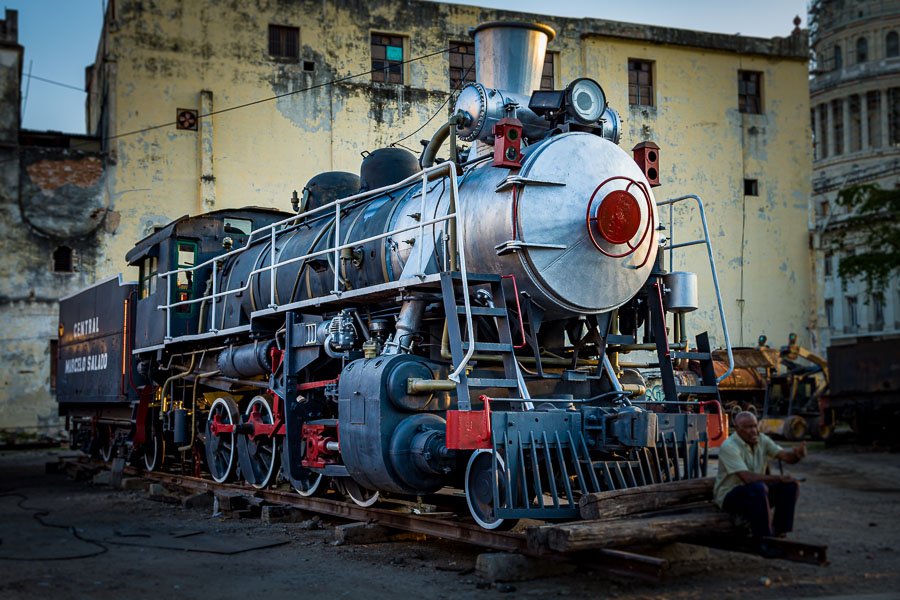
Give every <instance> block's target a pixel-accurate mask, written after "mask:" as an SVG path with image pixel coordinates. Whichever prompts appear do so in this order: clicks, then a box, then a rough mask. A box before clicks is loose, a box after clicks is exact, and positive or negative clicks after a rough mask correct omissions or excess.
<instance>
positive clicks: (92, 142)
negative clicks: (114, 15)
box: [0, 45, 472, 163]
mask: <svg viewBox="0 0 900 600" xmlns="http://www.w3.org/2000/svg"><path fill="white" fill-rule="evenodd" d="M461 47H462V46H461V45H457V46H453V45H450V46H448V47H447V48H442V49H441V50H436V51H434V52H429V53H427V54H422V55H420V56H416V57H413V58H409V59H407V60H404V61H399V62H397V63H395V64H397V65H406V64H411V63H414V62H418V61H420V60H424V59H426V58H431V57H432V56H437V55H438V54H443V53H444V52H450V51H451V50H456V49H459V48H461ZM469 68H470V69H471V68H472V67H469ZM383 70H384V69H383V68H380V69H369V70H368V71H363V72H359V73H353V74H351V75H347V76H344V77H339V78H337V79H332V80H330V81H326V82H323V83H317V84H315V85H311V86H308V87H305V88H301V89H298V90H293V91H290V92H285V93H283V94H276V95H274V96H267V97H265V98H260V99H258V100H252V101H250V102H245V103H243V104H238V105H236V106H229V107H227V108H221V109H219V110H213V111H210V112H208V113H203V114H201V115H199V118H201V119H202V118H204V117H212V116H215V115H221V114H224V113H228V112H233V111H236V110H241V109H244V108H248V107H251V106H256V105H258V104H264V103H266V102H271V101H273V100H279V99H281V98H286V97H288V96H294V95H296V94H301V93H304V92H309V91H312V90H315V89H319V88H324V87H329V86H332V85H335V84H338V83H343V82H345V81H350V80H352V79H356V78H359V77H364V76H366V75H371V74H372V73H375V72H376V71H383ZM466 74H468V71H467V72H466ZM32 78H33V79H40V80H41V81H48V82H50V83H54V84H56V85H62V86H65V87H70V88H73V89H78V90H79V91H85V90H82V89H80V88H77V87H75V86H71V85H68V84H63V83H61V82H58V81H51V80H46V79H45V78H38V77H37V76H34V75H32ZM462 79H463V80H465V75H464V76H463V78H462ZM458 87H459V86H457V89H458ZM454 91H455V90H454ZM452 93H453V92H451V93H450V95H452ZM450 95H448V97H447V100H449V99H450ZM447 100H445V101H444V104H442V105H441V107H443V106H444V105H446V104H447ZM438 111H440V108H438ZM435 114H437V113H435ZM433 118H434V115H432V117H431V119H433ZM431 119H429V120H428V121H426V123H425V125H427V124H428V122H430V121H431ZM177 124H178V121H167V122H165V123H159V124H156V125H148V126H147V127H141V128H139V129H134V130H131V131H126V132H123V133H117V134H115V135H110V136H106V137H103V138H101V141H102V142H103V143H106V142H109V141H111V140H116V139H121V138H124V137H129V136H133V135H139V134H141V133H147V132H149V131H154V130H157V129H162V128H163V127H171V126H172V125H177ZM425 125H423V126H422V127H424V126H425ZM422 127H420V128H419V129H418V130H416V131H414V132H413V133H412V134H410V136H412V135H415V134H416V133H417V132H418V131H420V130H421V129H422ZM410 136H407V137H410ZM403 139H406V138H403ZM97 141H98V140H97V139H91V140H90V142H89V143H83V144H74V145H70V146H69V147H68V149H69V150H79V149H83V148H87V147H89V146H93V145H95V144H96V143H97ZM398 141H403V140H398ZM19 151H20V152H21V149H20V150H19ZM9 160H16V159H15V158H8V159H4V160H2V161H0V163H3V162H7V161H9Z"/></svg>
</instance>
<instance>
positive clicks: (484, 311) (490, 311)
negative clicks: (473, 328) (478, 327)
mask: <svg viewBox="0 0 900 600" xmlns="http://www.w3.org/2000/svg"><path fill="white" fill-rule="evenodd" d="M456 312H457V313H459V314H461V315H464V314H466V307H465V306H457V307H456ZM470 312H471V313H472V314H473V315H482V316H488V317H505V316H506V309H505V308H491V307H489V306H473V307H471V310H470Z"/></svg>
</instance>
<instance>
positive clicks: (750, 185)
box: [744, 179, 759, 196]
mask: <svg viewBox="0 0 900 600" xmlns="http://www.w3.org/2000/svg"><path fill="white" fill-rule="evenodd" d="M744 195H745V196H759V182H758V181H757V180H756V179H745V180H744Z"/></svg>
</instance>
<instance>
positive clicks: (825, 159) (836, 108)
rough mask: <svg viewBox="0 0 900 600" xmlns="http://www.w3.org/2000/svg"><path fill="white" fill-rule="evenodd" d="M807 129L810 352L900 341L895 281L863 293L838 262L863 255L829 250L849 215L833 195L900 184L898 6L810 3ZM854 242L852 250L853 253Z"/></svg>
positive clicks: (864, 1) (888, 1)
mask: <svg viewBox="0 0 900 600" xmlns="http://www.w3.org/2000/svg"><path fill="white" fill-rule="evenodd" d="M809 23H810V43H811V45H812V51H813V60H814V62H813V63H812V64H813V65H814V67H813V70H812V72H811V79H810V113H811V114H810V117H811V127H812V131H813V145H814V162H813V193H812V200H813V207H814V219H813V220H812V221H811V226H812V235H811V237H812V247H813V249H814V256H815V269H814V272H815V276H816V281H815V285H814V286H813V289H815V290H816V291H817V294H816V309H817V310H816V311H815V312H816V319H814V321H815V326H814V331H813V332H811V333H814V334H815V335H814V340H815V342H814V344H813V345H814V347H816V348H817V349H818V350H819V351H824V350H825V349H826V348H827V347H828V346H831V345H838V344H850V343H855V342H860V341H866V340H874V339H877V338H880V337H893V336H896V335H900V283H898V282H897V281H896V280H894V281H892V282H891V284H890V286H891V287H890V289H884V290H875V291H869V290H867V289H866V286H865V284H864V283H863V282H862V281H857V280H842V279H840V278H839V277H838V264H839V261H840V259H841V257H842V256H845V255H846V253H847V252H857V253H858V252H860V251H862V250H863V249H864V247H863V246H862V243H861V236H858V239H855V238H854V237H853V234H851V236H850V237H849V238H848V239H847V241H848V242H850V246H851V248H850V250H849V251H848V250H844V253H843V254H841V253H840V252H837V251H835V250H834V240H835V239H836V232H838V231H840V230H842V229H844V228H845V227H846V226H847V225H848V221H849V220H850V219H851V217H852V215H851V214H849V213H848V211H847V210H846V209H845V208H843V207H839V206H838V205H837V204H836V202H835V199H836V197H837V195H838V193H839V192H840V191H841V190H843V189H846V188H848V187H850V186H852V185H855V184H863V183H866V184H869V183H871V184H877V185H878V186H879V187H880V188H881V189H892V188H895V187H897V186H898V185H900V1H898V0H815V1H814V2H812V3H811V5H810V10H809ZM854 244H855V245H856V248H853V246H854Z"/></svg>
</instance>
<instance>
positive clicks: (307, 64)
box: [303, 60, 316, 73]
mask: <svg viewBox="0 0 900 600" xmlns="http://www.w3.org/2000/svg"><path fill="white" fill-rule="evenodd" d="M303 70H304V71H306V72H307V73H312V72H313V71H315V70H316V63H315V62H314V61H311V60H304V61H303Z"/></svg>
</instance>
